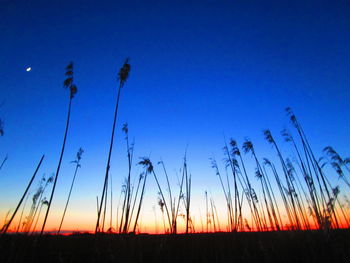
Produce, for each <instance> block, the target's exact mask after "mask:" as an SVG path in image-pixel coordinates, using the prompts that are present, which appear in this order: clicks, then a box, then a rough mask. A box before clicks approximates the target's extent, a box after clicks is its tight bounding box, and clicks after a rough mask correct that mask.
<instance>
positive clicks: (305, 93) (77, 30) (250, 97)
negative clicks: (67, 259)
mask: <svg viewBox="0 0 350 263" xmlns="http://www.w3.org/2000/svg"><path fill="white" fill-rule="evenodd" d="M349 13H350V4H349V2H348V1H340V0H339V1H338V0H336V1H249V0H248V1H234V0H231V1H229V0H227V1H224V0H216V1H209V0H201V1H191V0H186V1H182V0H178V1H164V0H163V1H160V0H159V1H136V0H130V1H119V0H115V1H89V0H84V1H63V0H61V1H54V0H53V1H50V4H48V2H47V1H37V0H32V1H25V0H23V1H19V0H11V1H10V0H3V1H2V7H1V9H0V17H1V20H0V32H1V35H0V47H1V48H0V58H1V63H0V118H1V120H2V121H3V124H4V136H2V137H0V159H1V160H3V158H5V156H6V155H8V160H7V161H6V163H5V164H4V166H3V168H2V169H1V170H0V189H1V190H0V220H1V221H0V223H1V224H2V222H3V221H4V220H5V217H6V213H7V212H8V211H9V210H10V211H13V209H14V207H15V206H16V204H17V202H18V200H19V198H20V196H21V194H22V193H23V191H24V189H25V187H26V185H27V182H28V180H29V179H30V177H31V175H32V173H33V171H34V170H35V167H36V165H37V163H38V162H39V160H40V157H41V155H42V154H45V159H44V162H43V165H42V167H41V168H40V170H39V174H38V178H37V180H36V181H35V182H34V186H33V188H32V190H31V191H32V192H33V191H34V190H33V189H35V186H36V185H37V184H38V179H39V177H40V176H42V175H43V174H44V173H45V174H46V175H47V176H50V175H51V174H52V173H54V172H55V171H56V167H57V163H58V159H59V154H60V148H61V144H62V139H63V132H64V128H65V121H66V115H67V107H68V101H69V92H68V91H67V90H65V89H64V88H63V85H62V84H63V80H64V77H65V76H64V69H65V66H66V65H67V64H68V63H69V62H70V61H73V62H74V82H75V84H76V85H77V87H78V93H77V95H76V96H75V98H74V99H73V103H72V112H71V123H70V127H69V133H68V138H67V145H66V151H65V154H64V158H63V163H62V169H61V173H60V175H59V178H58V183H57V189H56V193H55V196H54V200H53V204H52V210H51V212H50V215H49V220H48V229H55V228H57V227H58V220H59V218H60V216H61V215H62V211H63V208H64V203H65V200H66V197H67V193H68V191H69V186H70V182H71V180H72V176H73V172H74V165H73V164H72V163H70V162H71V161H73V160H74V158H75V154H76V152H77V150H78V148H79V147H82V148H83V149H84V151H85V152H84V154H83V157H82V161H81V165H82V166H81V169H80V170H79V172H78V175H77V181H76V185H75V186H74V189H73V194H72V199H71V203H70V205H69V208H68V212H67V218H66V221H65V225H64V228H65V229H73V230H91V229H93V228H94V225H95V222H96V196H99V197H100V196H101V192H102V186H103V179H104V173H105V166H106V161H107V156H108V147H109V141H110V136H111V128H112V121H113V113H114V107H115V100H116V93H117V88H118V82H117V73H118V71H119V69H120V67H121V66H122V64H123V62H124V60H125V58H127V57H128V58H130V65H131V71H130V75H129V79H128V80H127V82H126V84H125V86H124V88H123V89H122V93H121V101H120V105H119V106H120V107H119V112H118V121H117V129H116V137H115V143H114V148H113V156H112V162H111V175H112V178H113V186H114V201H115V204H114V206H115V207H116V204H117V202H118V198H119V196H120V190H121V185H122V183H123V181H124V178H125V176H126V171H127V157H126V145H125V140H124V135H123V133H122V130H121V128H122V125H123V123H128V125H129V134H130V137H131V138H134V139H135V159H134V164H135V165H134V166H133V176H135V177H137V176H138V174H139V173H140V172H141V171H142V167H140V166H139V165H136V163H137V162H138V161H139V158H140V157H144V156H146V157H149V158H150V159H151V160H152V161H153V162H154V164H156V163H157V162H158V161H159V160H163V161H164V163H165V165H166V167H167V169H168V171H169V174H170V177H171V178H170V179H171V183H172V185H173V187H174V189H177V188H178V185H177V182H178V179H177V178H178V176H179V174H180V172H179V169H180V168H181V165H182V162H183V157H184V153H185V151H187V159H188V166H189V169H190V172H191V174H192V177H193V183H192V187H193V191H192V195H193V207H192V209H193V214H194V215H195V216H196V218H197V220H199V219H198V218H199V217H200V213H202V214H203V213H204V211H203V209H204V191H206V190H207V191H208V193H210V195H211V196H213V199H214V200H215V201H216V202H217V204H218V209H219V210H220V211H221V212H220V214H224V213H226V212H225V207H224V205H222V203H223V202H224V199H223V194H222V191H221V188H220V183H219V180H218V178H217V177H216V176H215V172H214V170H213V169H212V168H211V163H210V160H209V158H213V157H214V158H216V160H217V161H218V163H219V164H220V166H221V168H222V169H223V167H224V164H223V162H222V159H223V157H224V156H223V152H222V147H223V146H224V143H225V138H226V140H228V139H229V138H231V137H232V138H235V139H236V140H237V141H238V143H239V145H241V144H242V143H243V141H244V139H245V138H249V139H251V140H252V141H253V143H254V146H255V148H256V151H257V153H258V156H259V158H262V157H265V156H266V157H269V158H271V159H274V158H275V157H274V156H275V153H274V151H273V149H272V147H271V146H270V145H269V144H268V143H267V142H266V141H265V140H264V137H263V134H262V130H263V129H266V128H269V129H270V130H271V132H272V134H273V135H274V136H275V137H276V141H278V143H280V144H281V147H282V149H283V151H284V153H285V155H286V156H288V155H289V154H291V153H292V151H291V148H290V146H289V145H287V144H285V143H284V142H283V140H282V138H281V137H280V135H279V134H280V131H281V130H282V129H283V128H285V127H288V128H290V129H291V130H292V129H293V127H291V125H290V123H289V120H288V118H287V116H286V114H285V111H284V109H285V108H286V107H288V106H290V107H292V109H293V110H294V112H295V114H296V116H297V117H298V119H299V121H300V122H301V123H302V125H303V128H304V130H305V132H306V134H307V136H308V138H309V140H310V144H311V145H312V147H313V150H314V151H315V153H317V155H318V156H321V155H322V149H323V148H324V147H325V146H327V145H332V146H333V147H334V148H335V149H336V150H337V151H338V152H339V153H340V154H341V155H342V156H349V155H350V151H349V146H350V145H349V137H348V136H349V134H350V125H349V123H350V107H349V101H350V93H349V86H350V79H349V68H350V49H349V44H350V16H349V15H348V14H349ZM28 67H31V71H29V72H27V71H26V68H28ZM244 158H245V159H246V160H247V162H248V163H249V162H250V164H249V165H248V166H249V167H248V168H249V169H250V170H251V171H252V173H254V166H253V162H252V159H251V157H250V155H245V156H244ZM155 167H156V168H155V169H156V171H157V172H159V175H160V178H161V179H160V180H161V182H162V183H163V185H165V184H164V183H165V181H164V176H162V173H161V169H160V167H158V166H157V165H155ZM330 179H331V180H332V182H333V183H334V184H338V183H340V182H339V180H338V179H337V176H335V175H333V174H330ZM344 190H345V189H344ZM146 191H147V192H146V200H145V205H144V208H143V217H144V219H143V220H144V221H145V222H146V223H145V224H143V225H144V227H145V230H144V231H146V232H147V231H152V230H151V228H152V227H151V225H152V224H153V223H154V217H153V214H154V212H153V207H155V209H157V213H158V217H159V218H158V220H160V218H161V217H160V214H159V208H158V206H157V189H156V185H155V183H154V180H152V179H150V180H149V183H148V184H147V190H146ZM46 195H47V196H48V193H47V194H46ZM200 211H201V212H200ZM114 216H115V215H114ZM223 217H224V215H223ZM147 222H148V223H147ZM152 222H153V223H152ZM147 225H149V227H148V228H147Z"/></svg>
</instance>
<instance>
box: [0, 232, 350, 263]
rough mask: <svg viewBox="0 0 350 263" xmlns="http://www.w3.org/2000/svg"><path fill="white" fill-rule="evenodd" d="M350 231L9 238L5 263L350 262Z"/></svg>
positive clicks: (4, 242)
mask: <svg viewBox="0 0 350 263" xmlns="http://www.w3.org/2000/svg"><path fill="white" fill-rule="evenodd" d="M349 247H350V231H349V230H332V231H331V232H328V233H325V232H322V231H293V232H287V231H279V232H239V233H215V234H213V233H212V234H189V235H130V234H129V235H114V234H100V235H96V236H95V235H92V234H73V235H69V236H63V235H59V236H57V235H45V236H42V237H39V236H23V235H5V236H2V237H1V240H0V250H1V253H0V262H4V263H5V262H349V260H350V250H349Z"/></svg>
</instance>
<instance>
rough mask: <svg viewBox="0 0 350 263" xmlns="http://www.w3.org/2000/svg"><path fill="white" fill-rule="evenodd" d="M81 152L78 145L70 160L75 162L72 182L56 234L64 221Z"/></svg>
mask: <svg viewBox="0 0 350 263" xmlns="http://www.w3.org/2000/svg"><path fill="white" fill-rule="evenodd" d="M83 152H84V150H83V149H82V148H81V147H80V148H79V150H78V152H77V155H76V159H75V160H74V161H72V163H75V171H74V175H73V180H72V183H71V186H70V189H69V193H68V197H67V201H66V205H65V207H64V211H63V215H62V219H61V223H60V226H59V227H58V230H57V234H59V233H60V232H61V228H62V224H63V221H64V217H65V215H66V211H67V207H68V204H69V200H70V196H71V194H72V190H73V185H74V182H75V177H76V176H77V172H78V169H79V168H80V167H81V165H80V161H81V156H82V154H83Z"/></svg>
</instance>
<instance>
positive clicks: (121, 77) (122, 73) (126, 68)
mask: <svg viewBox="0 0 350 263" xmlns="http://www.w3.org/2000/svg"><path fill="white" fill-rule="evenodd" d="M129 72H130V64H129V60H128V59H126V60H125V62H124V65H123V66H122V68H121V69H120V70H119V73H118V81H119V87H118V94H117V99H116V106H115V111H114V119H113V126H112V135H111V140H110V146H109V152H108V159H107V166H106V174H105V180H104V184H103V189H102V195H101V200H100V205H99V208H98V213H97V222H96V227H95V233H97V232H99V231H100V228H101V227H100V217H101V211H102V207H103V204H104V202H106V201H105V199H107V197H106V195H107V183H108V175H109V169H110V163H111V157H112V149H113V142H114V131H115V126H116V123H117V116H118V106H119V100H120V92H121V89H122V88H123V87H124V85H125V82H126V80H127V79H128V77H129ZM103 227H104V226H103V224H102V229H103Z"/></svg>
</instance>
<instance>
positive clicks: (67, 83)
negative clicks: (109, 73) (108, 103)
mask: <svg viewBox="0 0 350 263" xmlns="http://www.w3.org/2000/svg"><path fill="white" fill-rule="evenodd" d="M65 75H66V76H67V78H66V79H65V80H64V82H63V86H64V87H65V88H66V89H69V104H68V113H67V120H66V129H65V132H64V137H63V143H62V149H61V154H60V159H59V161H58V165H57V170H56V174H55V180H54V183H53V187H52V191H51V195H50V199H49V204H48V206H47V209H46V213H45V218H44V222H43V225H42V228H41V232H40V235H42V234H43V232H44V230H45V226H46V221H47V217H48V215H49V212H50V208H51V204H52V200H53V196H54V193H55V189H56V184H57V179H58V176H59V173H60V169H61V163H62V159H63V154H64V149H65V146H66V140H67V134H68V128H69V121H70V114H71V106H72V100H73V98H74V96H75V95H76V93H77V91H78V89H77V86H76V85H75V84H74V83H73V62H71V63H69V64H68V66H67V67H66V73H65Z"/></svg>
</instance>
